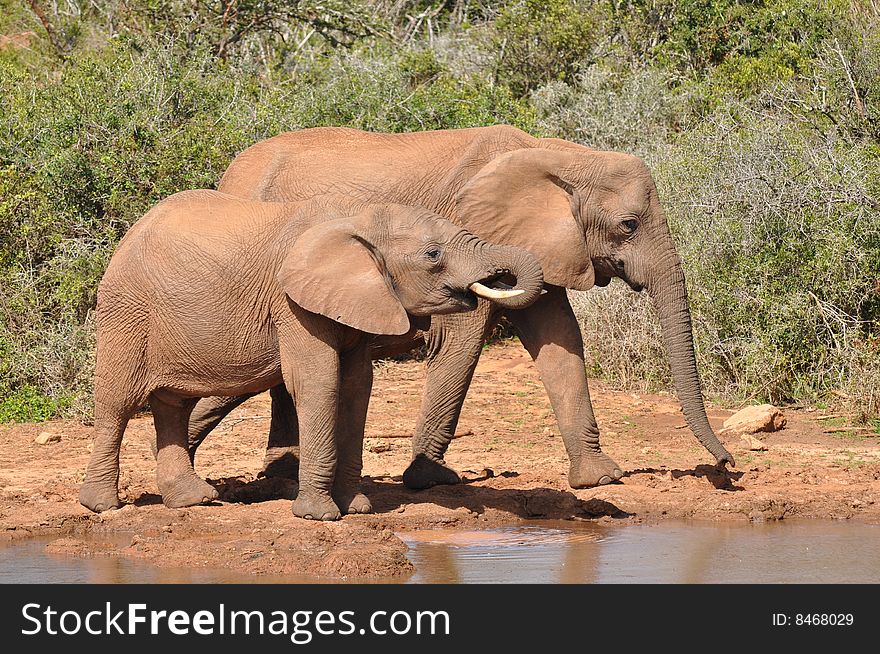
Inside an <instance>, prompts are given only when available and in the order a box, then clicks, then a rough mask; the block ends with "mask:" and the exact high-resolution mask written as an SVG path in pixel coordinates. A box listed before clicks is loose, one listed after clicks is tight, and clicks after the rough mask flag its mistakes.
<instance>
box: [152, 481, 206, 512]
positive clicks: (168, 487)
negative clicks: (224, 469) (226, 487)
mask: <svg viewBox="0 0 880 654" xmlns="http://www.w3.org/2000/svg"><path fill="white" fill-rule="evenodd" d="M159 493H160V494H161V495H162V503H163V504H165V506H167V507H168V508H169V509H182V508H183V507H186V506H196V505H197V504H207V503H208V502H213V501H214V500H216V499H217V498H218V497H219V493H218V492H217V489H216V488H214V487H213V486H211V484H209V483H208V482H206V481H205V480H204V479H200V478H199V477H197V476H196V475H195V474H194V473H193V474H183V475H180V476H178V477H175V478H174V479H172V480H171V481H168V482H162V481H160V482H159Z"/></svg>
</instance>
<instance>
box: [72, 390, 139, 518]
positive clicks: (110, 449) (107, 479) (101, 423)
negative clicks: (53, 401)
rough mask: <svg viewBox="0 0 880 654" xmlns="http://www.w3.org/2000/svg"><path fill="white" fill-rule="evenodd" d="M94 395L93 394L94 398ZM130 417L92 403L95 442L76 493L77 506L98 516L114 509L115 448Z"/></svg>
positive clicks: (116, 491)
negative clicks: (77, 493) (82, 480)
mask: <svg viewBox="0 0 880 654" xmlns="http://www.w3.org/2000/svg"><path fill="white" fill-rule="evenodd" d="M96 395H97V394H96ZM129 417H130V414H128V413H127V412H124V411H122V410H118V411H117V410H113V409H111V408H110V407H108V406H106V405H105V404H103V403H101V402H100V401H96V403H95V438H94V441H93V442H92V455H91V458H90V459H89V467H88V469H87V470H86V478H85V481H84V482H83V484H82V486H81V487H80V489H79V503H80V504H82V505H83V506H84V507H86V508H87V509H90V510H92V511H96V512H99V513H100V512H101V511H107V510H109V509H118V508H119V507H120V506H121V505H122V503H121V502H120V501H119V448H120V446H121V445H122V434H123V433H124V432H125V426H126V425H127V424H128V420H129Z"/></svg>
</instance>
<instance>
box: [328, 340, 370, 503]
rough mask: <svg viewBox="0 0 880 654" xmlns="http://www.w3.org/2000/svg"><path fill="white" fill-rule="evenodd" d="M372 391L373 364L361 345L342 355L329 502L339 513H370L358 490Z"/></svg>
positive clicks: (364, 498)
mask: <svg viewBox="0 0 880 654" xmlns="http://www.w3.org/2000/svg"><path fill="white" fill-rule="evenodd" d="M372 388H373V365H372V362H371V361H370V353H369V350H368V348H367V346H366V343H364V344H363V345H361V346H358V347H357V348H355V349H353V350H350V351H349V352H346V353H345V355H344V357H343V359H342V368H341V374H340V385H339V414H338V424H337V426H336V450H337V457H338V461H337V465H336V477H335V479H334V481H333V499H334V500H335V501H336V505H337V506H338V507H339V508H340V510H341V511H342V512H343V513H372V512H373V507H372V505H371V504H370V500H369V499H368V498H367V496H366V495H364V494H363V493H362V492H361V490H360V486H361V474H362V472H363V469H364V457H363V452H364V427H365V424H366V422H367V407H368V405H369V403H370V391H371V390H372Z"/></svg>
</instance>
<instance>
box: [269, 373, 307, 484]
mask: <svg viewBox="0 0 880 654" xmlns="http://www.w3.org/2000/svg"><path fill="white" fill-rule="evenodd" d="M269 393H270V395H271V396H272V423H271V425H270V427H269V442H268V444H267V445H266V455H265V457H264V458H263V470H262V471H261V472H260V476H261V477H288V478H291V479H296V478H297V475H298V474H299V424H298V423H297V415H296V405H295V404H294V403H293V398H292V397H291V396H290V393H288V392H287V389H286V388H285V387H284V384H278V385H277V386H273V387H272V389H271V390H270V391H269Z"/></svg>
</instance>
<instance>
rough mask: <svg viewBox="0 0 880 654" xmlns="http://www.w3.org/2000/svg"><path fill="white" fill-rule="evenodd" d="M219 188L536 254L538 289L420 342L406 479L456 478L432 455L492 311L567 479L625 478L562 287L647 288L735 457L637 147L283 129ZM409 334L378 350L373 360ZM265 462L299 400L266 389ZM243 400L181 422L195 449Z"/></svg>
mask: <svg viewBox="0 0 880 654" xmlns="http://www.w3.org/2000/svg"><path fill="white" fill-rule="evenodd" d="M220 189H222V190H223V191H224V192H226V193H230V194H233V195H238V196H242V197H249V198H258V199H262V200H294V199H298V198H303V197H308V196H310V195H315V194H322V193H328V192H340V193H345V194H347V195H354V196H356V197H360V198H364V199H369V200H371V201H386V202H388V201H393V202H403V203H408V204H414V205H420V206H423V207H426V208H428V209H430V210H432V211H435V212H437V213H438V214H440V215H443V216H445V217H447V218H448V219H450V220H452V221H453V222H456V223H458V224H460V225H462V226H464V227H465V228H467V229H468V230H470V231H472V232H473V233H475V234H477V235H479V236H481V237H482V238H485V239H486V240H488V241H491V242H494V243H503V244H508V245H516V246H520V247H523V248H525V249H527V250H529V251H531V252H532V253H533V254H534V255H536V256H537V257H538V259H539V260H540V262H541V266H542V267H543V270H544V280H545V283H546V286H545V288H546V289H547V293H546V294H545V295H544V296H543V297H542V298H541V299H540V300H539V301H538V302H536V303H535V304H533V305H532V306H531V307H529V308H527V309H522V310H502V309H501V308H499V307H497V306H492V305H490V304H489V303H484V304H481V306H480V307H479V308H478V310H477V311H476V312H473V313H471V314H467V315H459V316H440V317H435V318H434V319H433V320H432V321H431V327H430V329H429V330H428V331H427V333H426V334H425V335H424V336H425V340H426V342H427V380H426V387H425V392H424V397H423V401H422V408H421V414H420V416H419V418H418V422H417V425H416V429H415V436H414V440H413V461H412V463H411V464H410V466H409V467H408V468H407V470H406V471H405V473H404V476H403V480H404V483H405V484H406V485H407V486H408V487H410V488H425V487H428V486H432V485H435V484H443V483H456V482H457V481H459V477H458V475H457V473H455V471H453V470H451V469H450V468H449V467H448V466H446V464H445V462H444V460H443V456H444V453H445V452H446V449H447V447H448V446H449V443H450V442H451V439H452V436H453V434H454V432H455V428H456V424H457V422H458V418H459V414H460V411H461V407H462V403H463V401H464V398H465V394H466V392H467V389H468V386H469V384H470V380H471V378H472V375H473V372H474V369H475V367H476V364H477V361H478V358H479V355H480V351H481V346H482V344H483V341H484V338H485V336H486V334H487V332H489V330H490V329H491V328H492V327H493V325H494V324H495V323H496V322H497V320H498V319H499V318H500V316H501V315H502V313H503V314H504V315H506V317H507V318H508V320H509V322H510V323H511V324H512V325H513V327H514V328H515V330H516V331H517V333H518V335H519V337H520V340H521V341H522V344H523V345H524V346H525V348H526V350H528V352H529V354H530V355H531V356H532V358H533V359H534V361H535V364H536V366H537V369H538V371H539V373H540V375H541V379H542V381H543V383H544V387H545V389H546V391H547V394H548V396H549V398H550V402H551V404H552V406H553V410H554V412H555V415H556V419H557V421H558V425H559V429H560V432H561V434H562V438H563V441H564V443H565V448H566V451H567V453H568V456H569V460H570V467H569V472H568V481H569V484H570V485H571V486H572V487H573V488H586V487H592V486H596V485H600V484H605V483H609V482H612V481H614V480H617V479H619V478H620V477H621V476H622V474H623V473H622V471H621V469H620V467H619V466H618V465H617V464H616V463H615V462H614V461H613V460H612V459H611V458H609V457H608V456H607V455H605V454H604V453H603V452H602V450H601V448H600V445H599V429H598V427H597V425H596V419H595V417H594V414H593V407H592V405H591V402H590V393H589V388H588V386H587V377H586V373H585V366H584V353H583V342H582V340H581V334H580V330H579V327H578V322H577V320H576V318H575V316H574V313H573V312H572V309H571V306H570V304H569V302H568V299H567V295H566V289H574V290H587V289H589V288H592V287H593V286H594V285H596V286H604V285H606V284H608V283H609V281H610V280H611V278H613V277H619V278H621V279H623V280H624V281H625V282H626V283H627V284H629V286H630V287H632V289H633V290H635V291H641V290H642V289H645V290H647V292H648V293H649V294H650V295H651V297H652V298H653V301H654V305H655V307H656V310H657V312H658V314H659V318H660V322H661V325H662V334H663V341H664V343H665V346H666V350H667V353H668V356H669V361H670V366H671V369H672V373H673V378H674V385H675V390H676V392H677V394H678V398H679V400H680V402H681V406H682V409H683V412H684V416H685V419H686V421H687V423H688V425H689V426H690V428H691V430H692V431H693V432H694V434H695V435H696V436H697V438H698V439H699V441H700V442H701V443H702V444H703V445H704V446H705V447H706V449H708V450H709V452H711V453H712V455H714V457H715V459H716V463H717V464H718V465H724V464H725V463H730V464H731V465H733V464H734V460H733V457H732V456H731V454H730V453H729V452H728V451H727V450H726V449H725V448H724V446H723V445H722V444H721V443H720V442H719V441H718V438H717V437H716V436H715V434H714V433H713V431H712V428H711V426H710V425H709V421H708V419H707V417H706V411H705V406H704V403H703V396H702V393H701V389H700V378H699V374H698V371H697V365H696V359H695V356H694V346H693V337H692V330H691V318H690V311H689V308H688V299H687V290H686V287H685V277H684V273H683V271H682V266H681V261H680V259H679V256H678V254H677V252H676V247H675V243H674V242H673V239H672V236H671V234H670V232H669V228H668V225H667V222H666V218H665V216H664V212H663V209H662V207H661V205H660V201H659V199H658V195H657V190H656V187H655V184H654V181H653V179H652V177H651V174H650V172H649V170H648V168H647V167H646V165H645V164H644V162H643V161H641V160H640V159H638V158H637V157H634V156H629V155H626V154H621V153H615V152H603V151H597V150H592V149H589V148H586V147H583V146H580V145H576V144H573V143H569V142H567V141H562V140H558V139H539V138H534V137H532V136H530V135H529V134H526V133H525V132H523V131H521V130H519V129H516V128H514V127H510V126H505V125H499V126H492V127H484V128H473V129H461V130H440V131H430V132H417V133H406V134H384V133H370V132H364V131H359V130H354V129H346V128H315V129H304V130H301V131H295V132H288V133H284V134H280V135H278V136H275V137H272V138H270V139H267V140H265V141H262V142H259V143H257V144H255V145H253V146H252V147H249V148H248V149H246V150H244V151H243V152H242V153H241V154H239V155H238V156H237V157H236V158H235V160H234V161H233V162H232V164H231V165H230V166H229V168H228V169H227V171H226V173H225V174H224V175H223V178H222V180H221V183H220ZM414 344H415V342H414V341H413V342H406V343H401V342H400V341H397V342H393V343H390V342H388V341H385V342H383V343H381V344H379V345H378V346H377V347H376V350H375V355H376V356H381V355H383V354H387V353H390V352H395V351H400V350H402V349H406V348H408V347H410V346H412V345H414ZM272 395H273V410H272V414H273V419H272V426H271V428H270V435H269V448H268V454H267V462H271V461H272V459H274V458H275V457H277V456H278V455H279V454H283V453H284V452H286V451H287V449H289V448H288V446H289V445H290V443H291V438H295V424H296V421H295V420H294V419H293V412H294V410H295V409H294V407H293V406H292V404H291V403H290V399H289V398H288V397H286V396H285V394H284V392H283V389H280V388H279V389H274V390H273V394H272ZM242 399H243V398H241V397H238V398H219V397H218V398H208V399H206V400H203V401H202V402H200V403H199V406H197V407H196V410H195V412H194V414H193V420H192V422H191V426H190V453H191V456H194V454H195V450H196V448H197V447H198V444H199V443H200V442H201V440H202V439H203V438H204V437H205V435H206V434H207V433H208V432H209V431H210V429H211V428H213V426H214V425H216V424H217V423H218V422H219V421H220V420H221V419H222V417H223V416H224V415H226V413H228V411H229V410H231V409H232V408H233V407H234V406H236V405H237V404H239V403H240V402H241V401H242Z"/></svg>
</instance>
